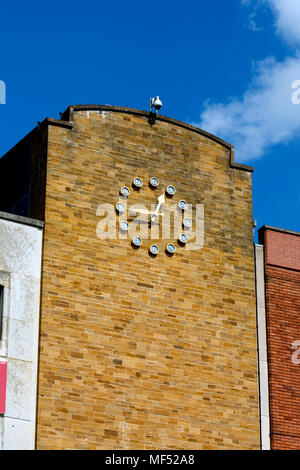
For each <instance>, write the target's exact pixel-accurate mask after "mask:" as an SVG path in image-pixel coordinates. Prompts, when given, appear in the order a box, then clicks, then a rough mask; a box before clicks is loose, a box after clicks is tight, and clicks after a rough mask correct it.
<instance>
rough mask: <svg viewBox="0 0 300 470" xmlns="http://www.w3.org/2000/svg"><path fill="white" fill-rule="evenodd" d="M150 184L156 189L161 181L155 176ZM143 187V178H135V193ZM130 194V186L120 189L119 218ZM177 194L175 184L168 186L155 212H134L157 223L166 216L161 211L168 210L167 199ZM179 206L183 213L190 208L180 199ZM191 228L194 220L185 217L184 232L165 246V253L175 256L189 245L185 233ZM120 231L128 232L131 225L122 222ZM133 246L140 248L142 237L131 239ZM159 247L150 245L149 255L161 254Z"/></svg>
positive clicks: (142, 210) (137, 210)
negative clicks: (161, 217)
mask: <svg viewBox="0 0 300 470" xmlns="http://www.w3.org/2000/svg"><path fill="white" fill-rule="evenodd" d="M148 183H149V187H150V188H151V189H156V188H157V187H158V186H159V179H158V178H156V177H155V176H152V177H151V178H150V179H149V182H148ZM143 186H145V185H144V183H143V180H142V178H140V177H138V176H137V177H135V178H133V180H132V188H133V189H134V190H135V191H140V190H141V188H142V187H143ZM130 194H131V191H130V189H129V187H128V186H122V187H121V188H120V195H121V196H122V198H123V201H117V202H116V204H115V209H116V212H117V214H118V215H119V216H121V215H122V214H123V213H124V211H125V209H126V204H125V203H124V199H128V198H130ZM175 194H176V188H175V186H174V185H173V184H168V185H167V186H166V187H165V189H164V191H163V193H162V194H160V195H159V196H158V197H157V203H156V207H155V210H152V211H148V210H145V209H138V208H134V211H135V212H137V213H140V214H145V215H148V216H150V222H149V223H150V225H151V224H152V223H154V222H155V221H157V220H159V218H160V216H163V215H164V213H163V212H161V209H164V210H165V209H166V206H167V204H166V200H167V199H172V198H173V197H174V196H175ZM177 206H178V209H179V210H180V211H181V212H184V210H185V209H186V208H187V206H188V203H187V202H186V201H185V200H183V199H180V200H179V201H178V203H177ZM191 226H192V220H191V219H190V218H189V217H184V218H183V222H182V229H183V232H182V233H180V234H179V236H178V238H177V240H176V242H174V243H173V242H169V243H167V244H166V245H165V246H164V249H165V252H166V253H167V254H169V255H174V253H175V252H176V249H177V247H183V246H185V245H186V244H187V243H188V234H187V233H185V232H186V231H187V230H188V229H190V228H191ZM119 229H120V231H121V232H123V233H125V232H127V231H128V230H129V223H128V222H127V221H126V220H120V222H119ZM131 244H132V246H133V247H135V248H139V247H140V246H141V245H142V244H143V239H142V237H140V236H138V235H135V236H134V237H132V239H131ZM159 245H160V244H159V243H157V242H156V243H152V244H150V245H149V254H150V255H152V256H157V255H158V254H159V253H160V248H161V247H160V246H159Z"/></svg>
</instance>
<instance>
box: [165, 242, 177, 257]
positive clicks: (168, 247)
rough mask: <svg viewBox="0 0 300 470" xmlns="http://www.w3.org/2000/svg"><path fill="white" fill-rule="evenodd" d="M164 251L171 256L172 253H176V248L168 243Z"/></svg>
mask: <svg viewBox="0 0 300 470" xmlns="http://www.w3.org/2000/svg"><path fill="white" fill-rule="evenodd" d="M166 250H167V252H168V253H170V254H171V255H173V253H175V251H176V247H175V245H173V243H168V244H167V247H166Z"/></svg>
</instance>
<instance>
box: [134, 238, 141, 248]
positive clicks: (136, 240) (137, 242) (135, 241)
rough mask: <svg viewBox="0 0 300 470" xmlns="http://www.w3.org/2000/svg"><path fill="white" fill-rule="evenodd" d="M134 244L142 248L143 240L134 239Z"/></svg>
mask: <svg viewBox="0 0 300 470" xmlns="http://www.w3.org/2000/svg"><path fill="white" fill-rule="evenodd" d="M132 243H133V244H134V246H141V244H142V239H141V238H140V237H133V239H132Z"/></svg>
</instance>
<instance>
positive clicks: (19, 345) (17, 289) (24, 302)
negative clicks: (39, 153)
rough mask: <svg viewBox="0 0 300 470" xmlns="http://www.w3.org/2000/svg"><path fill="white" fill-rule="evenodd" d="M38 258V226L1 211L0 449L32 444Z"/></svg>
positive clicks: (33, 436)
mask: <svg viewBox="0 0 300 470" xmlns="http://www.w3.org/2000/svg"><path fill="white" fill-rule="evenodd" d="M20 219H23V218H19V220H20ZM23 222H24V219H23ZM27 222H29V221H28V220H27ZM27 222H26V223H27ZM41 256H42V229H41V228H37V227H35V226H30V225H25V224H24V223H19V222H17V221H15V220H14V217H11V216H10V215H9V214H4V213H0V284H1V285H3V286H4V305H3V307H4V310H3V314H4V315H3V330H2V336H1V338H0V360H1V361H4V362H7V389H6V410H5V414H4V415H0V449H6V450H7V449H10V450H13V449H24V450H28V449H34V448H35V427H36V394H37V360H38V335H39V331H38V330H39V300H40V275H41Z"/></svg>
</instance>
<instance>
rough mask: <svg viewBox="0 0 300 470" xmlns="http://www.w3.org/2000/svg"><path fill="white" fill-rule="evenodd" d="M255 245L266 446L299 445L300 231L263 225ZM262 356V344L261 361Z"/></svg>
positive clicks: (289, 446)
mask: <svg viewBox="0 0 300 470" xmlns="http://www.w3.org/2000/svg"><path fill="white" fill-rule="evenodd" d="M259 244H260V245H263V248H262V247H257V250H258V249H259V248H261V249H262V250H263V253H264V278H265V285H264V288H265V311H266V332H267V364H268V367H267V369H268V370H267V371H264V370H263V368H262V367H260V370H261V399H262V403H263V402H264V400H266V399H267V398H268V397H266V393H267V391H266V388H265V387H264V384H263V383H262V382H263V380H265V379H266V374H268V383H269V387H268V388H269V390H268V394H269V400H268V401H269V423H270V447H271V449H300V405H299V402H300V233H297V232H291V231H288V230H282V229H278V228H273V227H269V226H263V227H262V228H261V229H260V230H259ZM257 260H258V256H257ZM258 282H260V279H259V278H258ZM260 308H261V304H260V299H259V296H258V310H259V309H260ZM260 325H261V326H262V323H260V320H259V319H258V326H259V327H260ZM259 330H260V328H259ZM262 354H263V351H262V348H260V360H261V364H262V363H263V361H264V358H263V357H262ZM263 415H264V413H262V420H263V419H264V416H263ZM265 415H266V413H265ZM262 428H263V426H262ZM265 437H266V438H267V436H265Z"/></svg>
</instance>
